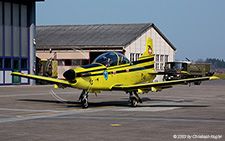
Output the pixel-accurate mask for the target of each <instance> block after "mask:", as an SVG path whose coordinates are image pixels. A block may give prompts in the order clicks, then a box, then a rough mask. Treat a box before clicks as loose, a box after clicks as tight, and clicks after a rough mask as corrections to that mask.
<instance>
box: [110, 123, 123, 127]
mask: <svg viewBox="0 0 225 141" xmlns="http://www.w3.org/2000/svg"><path fill="white" fill-rule="evenodd" d="M110 126H112V127H118V126H121V124H110Z"/></svg>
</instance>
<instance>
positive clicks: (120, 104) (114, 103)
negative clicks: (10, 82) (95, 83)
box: [17, 98, 209, 108]
mask: <svg viewBox="0 0 225 141" xmlns="http://www.w3.org/2000/svg"><path fill="white" fill-rule="evenodd" d="M17 101H27V102H39V103H55V104H62V106H66V107H67V108H72V107H81V105H80V102H79V101H66V102H61V101H57V100H40V99H19V100H17ZM142 101H143V102H147V101H161V102H172V103H182V102H191V101H176V100H160V99H149V98H142ZM172 103H171V104H170V103H168V104H165V105H164V104H163V105H162V103H155V104H154V103H152V104H151V103H150V105H142V104H138V105H137V107H209V106H207V105H174V104H172ZM103 106H116V107H130V103H129V102H128V99H127V100H126V101H104V102H91V101H90V102H89V107H90V108H91V107H103Z"/></svg>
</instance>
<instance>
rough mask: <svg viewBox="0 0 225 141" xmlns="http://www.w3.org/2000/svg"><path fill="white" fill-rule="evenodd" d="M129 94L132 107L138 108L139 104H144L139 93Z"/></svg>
mask: <svg viewBox="0 0 225 141" xmlns="http://www.w3.org/2000/svg"><path fill="white" fill-rule="evenodd" d="M129 94H130V99H129V102H130V104H131V106H132V107H136V106H137V103H138V102H140V103H142V100H141V98H140V97H139V95H138V94H137V92H129Z"/></svg>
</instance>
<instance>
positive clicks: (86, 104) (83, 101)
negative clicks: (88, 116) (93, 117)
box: [81, 97, 88, 108]
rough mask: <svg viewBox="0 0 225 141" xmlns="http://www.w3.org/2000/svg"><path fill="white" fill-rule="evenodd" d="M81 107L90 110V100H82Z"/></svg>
mask: <svg viewBox="0 0 225 141" xmlns="http://www.w3.org/2000/svg"><path fill="white" fill-rule="evenodd" d="M81 106H82V108H88V99H87V98H86V97H84V98H83V99H82V100H81Z"/></svg>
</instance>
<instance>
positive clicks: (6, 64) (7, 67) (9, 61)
mask: <svg viewBox="0 0 225 141" xmlns="http://www.w3.org/2000/svg"><path fill="white" fill-rule="evenodd" d="M5 69H11V59H10V58H6V59H5Z"/></svg>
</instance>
